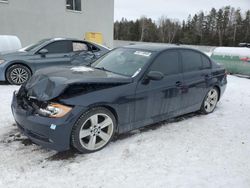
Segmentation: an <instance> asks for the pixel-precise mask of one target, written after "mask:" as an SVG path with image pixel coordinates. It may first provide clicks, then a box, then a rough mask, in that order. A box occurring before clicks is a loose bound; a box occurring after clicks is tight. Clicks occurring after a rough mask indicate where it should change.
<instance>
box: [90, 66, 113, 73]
mask: <svg viewBox="0 0 250 188" xmlns="http://www.w3.org/2000/svg"><path fill="white" fill-rule="evenodd" d="M92 68H94V69H98V70H103V71H108V72H112V71H110V70H108V69H105V68H104V67H92Z"/></svg>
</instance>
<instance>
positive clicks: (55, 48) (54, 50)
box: [43, 41, 72, 54]
mask: <svg viewBox="0 0 250 188" xmlns="http://www.w3.org/2000/svg"><path fill="white" fill-rule="evenodd" d="M43 49H47V50H48V54H58V53H70V52H72V42H71V41H56V42H52V43H51V44H48V45H47V46H45V47H44V48H43Z"/></svg>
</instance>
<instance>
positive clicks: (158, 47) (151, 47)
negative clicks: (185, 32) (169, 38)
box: [124, 44, 204, 54]
mask: <svg viewBox="0 0 250 188" xmlns="http://www.w3.org/2000/svg"><path fill="white" fill-rule="evenodd" d="M124 48H131V49H138V50H145V51H151V52H162V51H165V50H168V49H184V50H193V51H197V52H200V53H203V52H202V51H200V50H197V49H195V48H190V47H185V46H180V45H177V44H135V45H129V46H124ZM203 54H204V53H203Z"/></svg>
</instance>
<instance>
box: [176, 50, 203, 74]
mask: <svg viewBox="0 0 250 188" xmlns="http://www.w3.org/2000/svg"><path fill="white" fill-rule="evenodd" d="M181 55H182V62H183V71H184V72H191V71H196V70H200V69H201V68H202V59H201V54H200V53H198V52H195V51H193V50H181Z"/></svg>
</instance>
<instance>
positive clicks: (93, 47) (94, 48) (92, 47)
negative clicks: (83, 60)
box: [89, 44, 100, 52]
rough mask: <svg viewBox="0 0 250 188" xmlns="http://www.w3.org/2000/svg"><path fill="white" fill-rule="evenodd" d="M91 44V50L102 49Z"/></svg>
mask: <svg viewBox="0 0 250 188" xmlns="http://www.w3.org/2000/svg"><path fill="white" fill-rule="evenodd" d="M89 46H90V48H91V50H92V51H93V52H98V51H100V49H99V48H97V47H96V46H95V45H92V44H89Z"/></svg>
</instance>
